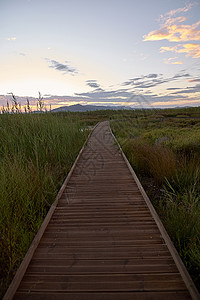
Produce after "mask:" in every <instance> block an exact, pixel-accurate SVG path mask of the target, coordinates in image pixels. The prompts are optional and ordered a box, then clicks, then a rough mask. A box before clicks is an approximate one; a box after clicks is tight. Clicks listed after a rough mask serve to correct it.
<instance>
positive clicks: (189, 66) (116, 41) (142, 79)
mask: <svg viewBox="0 0 200 300" xmlns="http://www.w3.org/2000/svg"><path fill="white" fill-rule="evenodd" d="M0 44H1V47H0V95H1V96H0V105H3V104H5V101H6V97H7V96H6V95H7V94H8V93H10V92H13V93H14V94H15V95H16V96H18V97H19V98H18V99H19V101H20V102H21V103H22V105H23V104H24V103H25V100H26V97H29V98H30V100H31V102H32V104H33V105H34V102H35V97H37V95H38V91H40V92H41V93H42V95H44V97H45V102H46V103H47V104H48V105H49V104H51V105H52V107H58V106H62V105H70V104H76V103H81V104H95V105H108V104H109V105H111V104H112V105H120V104H122V105H130V106H132V107H138V106H141V107H146V106H151V107H176V106H188V105H189V106H199V105H200V76H199V75H200V0H197V1H183V0H151V1H148V0H115V1H114V0H106V1H105V0H73V1H72V0H56V1H55V0H54V1H53V0H42V1H41V0H0Z"/></svg>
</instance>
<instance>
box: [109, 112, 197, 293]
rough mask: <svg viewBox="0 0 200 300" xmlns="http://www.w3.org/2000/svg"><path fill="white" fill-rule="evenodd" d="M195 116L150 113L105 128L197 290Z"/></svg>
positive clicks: (187, 113) (182, 113) (116, 122)
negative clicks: (156, 213) (124, 158)
mask: <svg viewBox="0 0 200 300" xmlns="http://www.w3.org/2000/svg"><path fill="white" fill-rule="evenodd" d="M197 113H198V117H199V109H196V110H193V109H185V110H184V109H181V110H180V111H179V110H176V109H174V110H165V111H161V112H160V114H159V115H158V113H157V112H153V111H152V112H151V114H150V113H149V115H148V116H147V115H146V116H142V115H140V116H139V118H135V115H134V114H133V116H132V118H129V121H128V122H127V120H119V121H117V120H116V121H113V122H112V124H111V125H112V129H113V131H114V133H115V135H116V136H117V139H118V141H119V142H120V144H121V146H122V148H123V150H124V152H125V154H126V155H127V157H128V159H129V161H130V162H131V164H132V166H133V168H134V169H135V171H136V173H137V175H138V176H139V178H140V180H141V181H142V183H143V184H144V186H145V188H146V191H147V193H148V195H149V197H150V199H151V200H152V202H153V204H154V206H155V208H156V210H157V212H158V214H159V215H160V218H161V220H162V222H163V223H164V225H165V227H166V229H167V231H168V233H169V235H170V237H171V239H172V241H173V243H174V245H175V246H176V248H177V250H178V252H179V254H180V256H181V258H182V259H183V261H184V263H185V265H186V267H187V269H188V271H189V272H190V274H191V276H192V278H193V280H194V282H195V283H196V285H197V288H198V289H199V290H200V119H199V118H197V119H194V118H193V115H194V114H197ZM177 115H178V116H179V115H180V116H181V117H180V118H179V117H177ZM188 116H190V118H188Z"/></svg>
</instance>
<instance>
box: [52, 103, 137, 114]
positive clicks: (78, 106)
mask: <svg viewBox="0 0 200 300" xmlns="http://www.w3.org/2000/svg"><path fill="white" fill-rule="evenodd" d="M107 109H111V110H124V109H128V110H129V109H131V110H132V108H131V107H130V106H122V105H120V106H96V105H81V104H75V105H70V106H61V107H58V108H55V109H52V112H61V111H71V112H85V111H94V110H107Z"/></svg>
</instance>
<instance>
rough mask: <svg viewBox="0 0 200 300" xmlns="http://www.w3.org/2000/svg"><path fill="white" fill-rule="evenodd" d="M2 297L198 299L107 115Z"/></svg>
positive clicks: (95, 131)
mask: <svg viewBox="0 0 200 300" xmlns="http://www.w3.org/2000/svg"><path fill="white" fill-rule="evenodd" d="M4 298H5V299H12V298H14V299H48V300H49V299H50V300H51V299H69V300H71V299H72V300H79V299H80V300H90V299H98V300H100V299H101V300H102V299H106V300H107V299H108V300H109V299H114V300H118V299H121V300H122V299H123V300H124V299H167V300H169V299H176V300H178V299H181V300H184V299H199V294H198V292H197V290H196V288H195V286H194V284H193V282H192V281H191V279H190V277H189V275H188V273H187V271H186V270H185V268H184V266H183V264H182V262H181V260H180V258H179V256H178V255H177V253H176V251H175V250H174V248H173V245H172V243H171V241H170V240H169V237H168V236H167V234H166V232H165V230H164V228H163V226H162V224H161V222H160V220H159V218H158V216H157V215H156V213H155V211H154V209H153V208H152V206H151V204H150V202H149V200H148V198H147V196H146V194H145V193H144V191H143V189H142V187H141V185H140V183H139V182H138V179H137V178H136V176H135V174H134V172H133V171H132V169H131V168H130V165H129V164H128V163H127V161H126V158H124V154H123V153H122V152H121V151H120V149H119V147H118V145H117V143H116V142H115V140H114V137H113V135H112V133H111V131H110V127H109V123H108V122H102V123H100V124H99V125H98V126H97V127H96V128H95V130H94V131H93V133H92V134H91V136H90V138H89V140H88V143H87V145H86V146H85V147H84V149H83V151H81V154H80V156H79V158H78V160H77V161H76V163H75V166H74V167H73V168H72V171H71V172H70V174H69V176H68V178H67V180H66V182H65V184H64V186H63V187H62V189H61V191H60V193H59V194H58V197H57V199H56V202H55V204H54V205H53V206H52V208H51V209H50V212H49V214H48V215H47V217H46V219H45V221H44V223H43V225H42V228H41V229H40V231H39V232H38V234H37V236H36V238H35V240H34V241H33V243H32V245H31V247H30V249H29V252H28V253H27V255H26V257H25V259H24V261H23V263H22V265H21V266H20V269H19V270H18V272H17V274H16V276H15V278H14V280H13V282H12V284H11V286H10V288H9V289H8V291H7V294H6V295H5V297H4Z"/></svg>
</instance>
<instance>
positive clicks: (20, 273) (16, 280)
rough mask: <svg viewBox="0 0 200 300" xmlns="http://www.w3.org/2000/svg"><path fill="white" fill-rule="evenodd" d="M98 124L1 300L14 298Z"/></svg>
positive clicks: (79, 154) (85, 143)
mask: <svg viewBox="0 0 200 300" xmlns="http://www.w3.org/2000/svg"><path fill="white" fill-rule="evenodd" d="M98 124H99V122H98V123H97V124H96V125H95V127H94V128H93V129H92V130H91V131H90V133H89V135H88V137H87V139H86V141H85V142H84V144H83V146H82V148H81V150H80V151H79V153H78V156H77V157H76V159H75V162H74V163H73V165H72V168H71V169H70V171H69V173H68V174H67V177H66V179H65V180H64V182H63V184H62V186H61V188H60V190H59V191H58V194H57V196H56V199H55V201H54V202H53V203H52V205H51V207H50V209H49V211H48V213H47V215H46V217H45V218H44V221H43V222H42V224H41V226H40V229H39V230H38V232H37V234H36V236H35V237H34V239H33V241H32V243H31V245H30V247H29V249H28V251H27V253H26V255H25V256H24V258H23V260H22V262H21V264H20V266H19V268H18V270H17V272H16V274H15V276H14V278H13V280H12V281H11V283H10V285H9V287H8V289H7V291H6V293H5V295H4V297H3V300H12V299H13V297H14V295H15V293H16V291H17V289H18V287H19V285H20V283H21V280H22V278H23V276H24V274H25V272H26V269H27V267H28V265H29V263H30V261H31V259H32V257H33V254H34V252H35V250H36V248H37V246H38V244H39V242H40V240H41V238H42V235H43V233H44V231H45V229H46V227H47V225H48V223H49V221H50V219H51V217H52V215H53V213H54V210H55V208H56V206H57V203H58V200H59V199H60V198H61V196H62V194H63V192H64V190H65V188H66V186H67V183H68V181H69V179H70V177H71V175H72V173H73V171H74V169H75V167H76V165H77V162H78V160H79V158H80V156H81V154H82V152H83V150H84V149H85V146H86V145H87V142H88V140H89V138H90V136H91V134H92V132H93V131H94V129H95V128H96V127H97V126H98Z"/></svg>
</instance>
